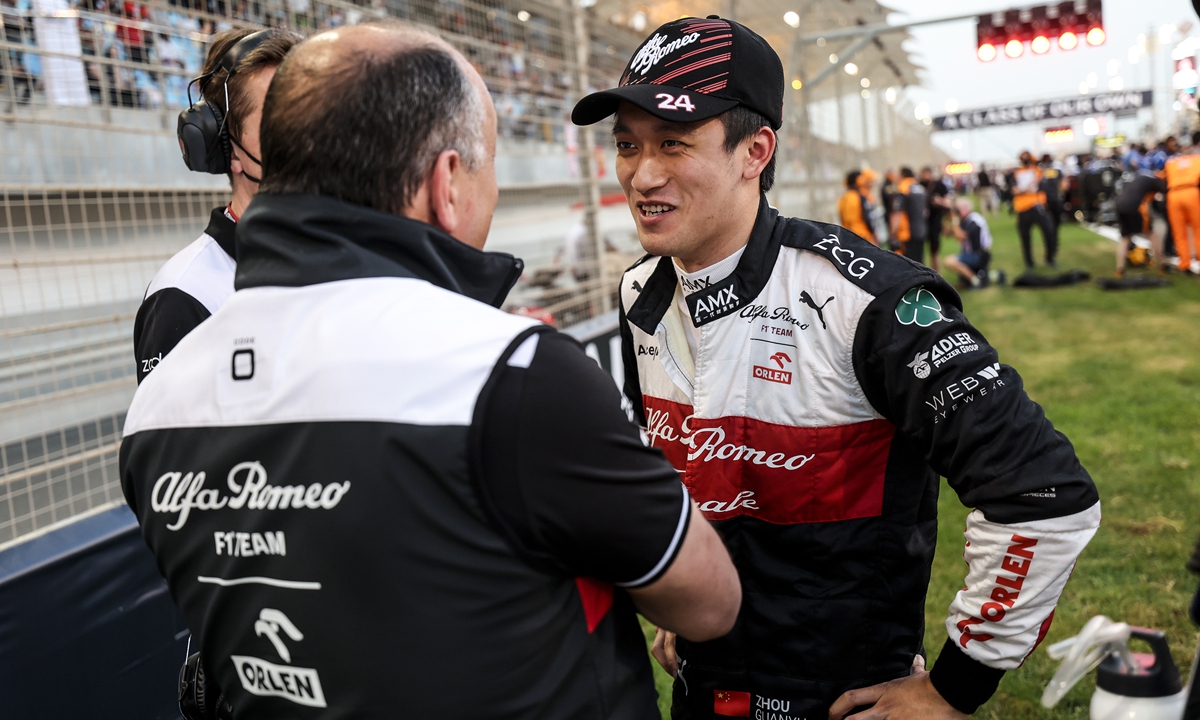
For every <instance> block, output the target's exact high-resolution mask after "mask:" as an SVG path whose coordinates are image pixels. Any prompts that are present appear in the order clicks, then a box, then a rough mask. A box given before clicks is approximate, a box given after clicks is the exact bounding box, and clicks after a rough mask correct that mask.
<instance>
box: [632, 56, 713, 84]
mask: <svg viewBox="0 0 1200 720" xmlns="http://www.w3.org/2000/svg"><path fill="white" fill-rule="evenodd" d="M731 57H733V55H732V54H731V53H724V54H721V55H717V56H716V57H711V58H708V59H706V60H700V61H697V62H694V63H692V64H691V65H684V66H683V67H681V68H679V69H678V70H672V71H671V72H669V73H667V74H666V75H663V76H662V77H660V78H657V79H655V80H651V81H650V82H651V84H652V85H662V84H663V83H666V82H668V81H670V80H674V79H675V78H677V77H679V76H680V75H686V74H688V73H690V72H691V71H693V70H699V69H700V68H702V67H708V66H709V65H716V64H717V63H723V62H729V59H730V58H731Z"/></svg>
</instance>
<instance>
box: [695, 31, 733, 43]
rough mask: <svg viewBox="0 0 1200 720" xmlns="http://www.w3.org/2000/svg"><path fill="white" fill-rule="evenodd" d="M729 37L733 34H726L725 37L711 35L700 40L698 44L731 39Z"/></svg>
mask: <svg viewBox="0 0 1200 720" xmlns="http://www.w3.org/2000/svg"><path fill="white" fill-rule="evenodd" d="M731 37H733V33H726V34H725V35H713V36H712V37H710V38H704V39H702V40H701V41H700V42H702V43H706V42H712V41H713V40H720V39H721V38H731Z"/></svg>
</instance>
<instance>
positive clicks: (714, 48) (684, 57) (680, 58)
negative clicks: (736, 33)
mask: <svg viewBox="0 0 1200 720" xmlns="http://www.w3.org/2000/svg"><path fill="white" fill-rule="evenodd" d="M732 44H733V41H732V40H730V41H729V42H724V43H721V44H720V45H711V46H709V47H702V48H700V49H699V50H693V51H691V52H690V53H687V54H685V55H680V56H679V57H677V58H675V59H674V60H672V61H671V62H669V63H667V64H666V65H663V67H670V66H672V65H674V64H675V63H677V62H679V61H680V60H685V59H687V58H690V57H691V56H693V55H699V54H700V53H703V52H708V51H709V50H716V49H717V48H723V47H725V46H727V45H732Z"/></svg>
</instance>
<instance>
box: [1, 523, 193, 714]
mask: <svg viewBox="0 0 1200 720" xmlns="http://www.w3.org/2000/svg"><path fill="white" fill-rule="evenodd" d="M187 639H188V630H187V625H186V623H185V622H184V619H183V615H182V614H181V613H180V612H179V610H178V608H176V607H175V603H174V601H173V600H172V599H171V595H170V593H169V592H168V590H167V583H166V580H164V579H163V577H162V575H161V574H160V573H159V571H158V567H157V565H156V564H155V562H154V556H153V555H152V554H151V553H150V549H149V548H148V547H146V543H145V541H144V540H143V539H142V535H141V531H140V530H139V528H138V524H137V519H136V518H135V517H134V515H133V513H132V512H131V511H130V510H129V508H128V507H126V506H124V505H122V506H120V507H116V508H112V509H110V510H106V511H103V512H100V513H97V514H96V515H92V516H90V517H86V518H84V519H82V520H79V521H77V522H73V523H71V524H69V525H66V526H64V527H61V528H58V529H56V530H53V531H51V532H49V533H47V534H45V535H42V536H40V537H36V538H33V539H31V540H28V541H26V542H23V543H21V544H19V545H16V546H14V547H11V548H9V549H7V550H5V551H3V552H0V716H3V717H4V718H13V719H14V720H18V719H19V720H24V719H25V718H31V719H32V718H37V719H38V720H55V719H58V718H61V719H62V720H68V719H70V720H77V719H78V718H88V719H89V720H92V719H97V718H114V720H116V719H117V718H119V719H120V720H158V719H159V718H162V719H163V720H167V719H174V718H178V717H179V707H178V703H177V699H176V691H177V688H178V675H179V668H180V666H181V665H182V664H183V659H184V652H185V650H186V647H187Z"/></svg>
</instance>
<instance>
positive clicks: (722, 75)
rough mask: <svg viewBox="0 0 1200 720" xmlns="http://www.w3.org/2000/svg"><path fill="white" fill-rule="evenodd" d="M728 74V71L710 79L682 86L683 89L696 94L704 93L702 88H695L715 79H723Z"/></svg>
mask: <svg viewBox="0 0 1200 720" xmlns="http://www.w3.org/2000/svg"><path fill="white" fill-rule="evenodd" d="M728 74H729V72H728V71H726V72H721V73H717V74H716V75H713V76H711V77H706V78H704V79H703V80H697V81H696V82H694V83H688V84H687V85H684V86H683V87H685V88H687V89H688V90H695V91H696V92H704V88H697V87H696V86H697V85H699V84H700V83H706V82H712V81H713V80H716V79H717V78H721V77H725V76H726V75H728ZM714 84H715V83H714Z"/></svg>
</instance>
